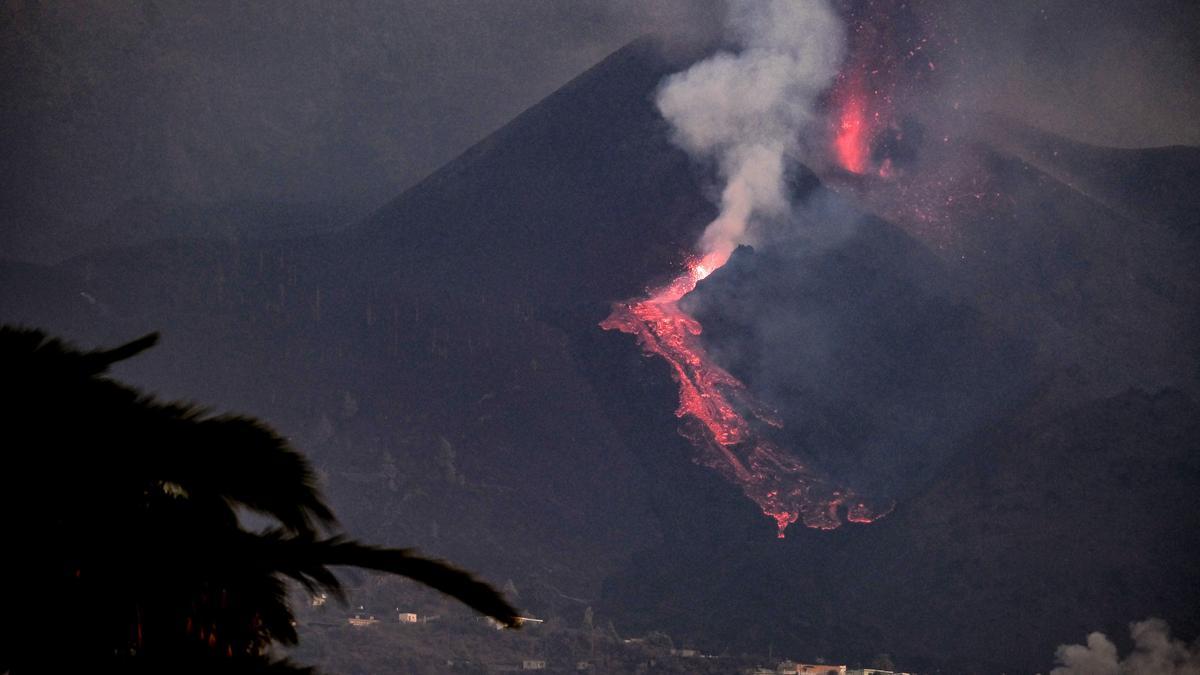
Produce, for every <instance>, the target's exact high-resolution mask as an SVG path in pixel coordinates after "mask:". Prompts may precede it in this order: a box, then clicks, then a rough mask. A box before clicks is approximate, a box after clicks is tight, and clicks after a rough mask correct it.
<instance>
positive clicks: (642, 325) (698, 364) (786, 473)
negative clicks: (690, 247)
mask: <svg viewBox="0 0 1200 675" xmlns="http://www.w3.org/2000/svg"><path fill="white" fill-rule="evenodd" d="M727 259H728V255H727V254H725V255H722V254H720V253H711V254H709V255H707V256H705V257H704V258H697V259H693V260H691V261H689V263H688V265H687V269H686V271H684V272H683V273H682V274H680V275H679V276H678V277H676V278H675V279H674V280H672V281H671V282H670V283H669V284H667V285H666V286H663V287H662V288H659V289H657V290H654V291H652V292H651V293H649V294H648V297H645V298H642V299H633V300H626V301H624V302H618V303H615V304H614V305H613V310H612V313H611V314H610V315H609V316H608V318H607V319H605V320H604V321H603V322H601V324H600V327H601V328H603V329H605V330H619V331H621V332H623V333H629V334H631V335H633V336H635V337H636V338H637V341H638V344H639V345H640V346H641V348H642V350H643V351H644V352H645V353H646V354H647V355H654V356H658V357H660V358H662V359H664V360H665V361H666V362H667V363H669V364H670V365H671V368H672V376H673V377H674V379H675V381H676V382H677V383H678V384H679V407H678V408H677V409H676V410H675V416H676V417H679V418H680V419H681V420H683V422H682V424H681V425H680V428H679V433H680V434H682V435H683V436H684V437H685V438H687V439H688V440H690V441H691V442H692V444H693V445H694V446H695V447H696V449H697V450H698V452H699V456H698V457H697V458H696V461H697V462H698V463H699V464H701V465H704V466H707V467H709V468H712V469H714V470H716V471H717V472H719V473H720V474H721V475H723V476H724V477H725V478H726V479H728V480H730V481H732V482H733V483H735V484H737V485H738V486H740V487H741V488H742V491H743V492H744V493H745V494H746V496H747V497H749V498H750V499H751V500H753V501H754V502H755V503H756V504H758V506H759V508H761V509H762V511H763V513H764V514H766V515H767V516H769V517H770V518H772V519H774V520H775V522H776V524H777V525H778V527H779V537H780V538H783V536H784V531H785V530H786V529H787V526H788V525H791V524H792V523H794V522H796V521H797V520H800V521H801V522H802V523H803V524H804V525H806V526H808V527H811V528H817V529H822V530H832V529H835V528H837V527H839V526H840V525H841V524H842V519H841V514H840V511H841V510H843V509H844V510H845V517H846V519H847V520H849V521H851V522H856V523H869V522H871V521H873V520H876V519H878V518H880V517H882V516H884V515H887V513H888V512H889V511H891V508H892V507H891V505H888V506H887V507H886V508H883V509H876V508H873V507H871V506H868V504H867V503H866V502H865V501H864V500H862V499H860V498H859V497H858V496H857V495H856V494H854V493H853V492H852V491H850V490H847V489H844V488H839V487H836V486H835V485H833V484H832V483H831V482H830V481H829V480H828V479H826V478H825V477H823V476H822V475H821V474H820V473H819V472H817V471H815V470H813V469H812V468H811V467H809V466H807V465H806V464H804V463H803V462H801V461H800V460H799V459H798V458H796V457H795V456H793V455H792V454H791V453H789V452H788V451H787V450H785V449H783V448H782V447H780V446H779V445H777V444H775V443H774V442H772V441H771V440H770V439H769V438H767V436H766V434H767V431H768V430H769V429H770V428H781V427H782V426H783V424H782V422H780V420H779V419H778V418H777V417H776V416H775V415H774V413H773V412H772V411H771V410H770V409H769V408H768V407H767V406H765V405H763V404H762V403H761V402H760V401H758V400H756V399H755V398H754V396H753V395H752V394H750V392H749V391H748V390H747V389H746V386H745V385H744V384H743V383H742V382H741V381H740V380H738V379H737V378H736V377H734V376H733V375H732V374H730V373H729V372H728V371H726V370H725V369H723V368H721V367H720V366H718V365H717V364H716V363H714V362H713V360H712V358H711V357H710V356H709V355H708V353H707V352H706V351H705V350H704V347H703V345H702V344H701V343H700V332H701V326H700V322H698V321H696V319H694V318H693V317H691V316H690V315H688V314H687V313H686V312H684V311H683V310H682V309H681V308H680V307H679V301H680V299H682V298H683V296H685V295H687V294H688V293H690V292H691V291H692V290H693V289H695V288H696V284H697V283H698V282H699V281H700V280H702V279H704V278H705V277H707V276H708V275H709V274H711V273H712V272H713V271H714V270H716V269H717V268H719V267H721V266H722V265H724V264H725V262H726V260H727Z"/></svg>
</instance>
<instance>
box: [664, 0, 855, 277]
mask: <svg viewBox="0 0 1200 675" xmlns="http://www.w3.org/2000/svg"><path fill="white" fill-rule="evenodd" d="M728 25H729V29H730V32H731V34H732V35H731V37H732V38H733V39H734V41H735V42H736V44H737V45H738V47H739V48H740V50H739V51H738V52H737V53H730V52H720V53H718V54H716V55H714V56H712V57H710V58H708V59H706V60H704V61H701V62H699V63H697V64H696V65H694V66H692V67H691V68H689V69H688V70H686V71H684V72H681V73H676V74H674V75H672V76H670V77H669V78H667V80H666V81H665V82H664V84H663V86H662V88H661V89H660V90H659V93H658V101H657V103H658V109H659V111H660V112H661V113H662V116H663V117H664V118H665V119H666V120H667V121H668V122H670V123H671V125H672V127H673V129H674V141H675V143H676V144H677V145H679V146H680V147H682V148H683V149H684V150H686V151H687V152H688V153H689V154H691V155H692V156H693V157H697V158H705V159H710V158H711V159H715V160H716V162H717V166H718V168H719V169H720V172H721V176H722V177H723V178H724V180H725V186H724V190H723V192H722V194H721V203H720V207H721V213H720V215H719V216H718V217H717V219H716V220H714V221H713V222H712V223H711V224H709V226H708V227H707V228H706V229H705V231H704V236H703V238H702V239H701V242H700V247H701V252H702V253H703V254H704V255H706V256H707V257H708V258H709V260H710V261H711V262H713V263H715V265H716V266H719V265H721V264H724V262H725V260H726V259H727V258H728V257H729V254H730V253H732V251H733V249H735V248H736V247H737V245H738V244H743V243H753V241H752V232H750V231H748V227H749V226H750V224H751V223H752V221H753V218H754V217H755V216H766V217H770V216H779V215H783V214H785V213H786V212H787V210H788V195H787V189H786V185H785V178H784V171H785V169H786V168H787V165H788V163H789V162H790V161H794V159H795V158H796V156H797V155H798V153H799V152H800V150H801V148H802V145H801V140H800V139H801V138H802V136H801V134H802V132H803V131H804V130H805V128H806V127H807V126H808V125H809V124H810V123H811V122H813V121H814V119H815V118H816V114H815V110H814V107H815V102H816V99H817V97H818V96H819V95H820V94H821V92H822V91H824V90H825V89H826V88H828V87H829V85H830V84H831V83H832V81H833V78H834V77H835V76H836V75H837V70H838V66H839V65H840V63H841V60H842V55H843V52H844V49H845V47H844V43H845V34H844V28H843V26H842V23H841V21H840V20H839V19H838V17H837V14H836V13H835V12H834V10H833V8H832V7H830V5H829V3H828V1H827V0H732V1H731V3H730V12H729V18H728Z"/></svg>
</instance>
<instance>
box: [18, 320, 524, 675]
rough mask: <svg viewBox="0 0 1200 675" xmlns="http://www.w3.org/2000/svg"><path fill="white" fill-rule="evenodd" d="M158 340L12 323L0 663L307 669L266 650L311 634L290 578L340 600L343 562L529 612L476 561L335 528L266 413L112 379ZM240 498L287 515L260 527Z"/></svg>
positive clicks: (302, 463) (482, 603) (299, 459)
mask: <svg viewBox="0 0 1200 675" xmlns="http://www.w3.org/2000/svg"><path fill="white" fill-rule="evenodd" d="M157 341H158V336H157V335H156V334H151V335H147V336H145V337H142V338H139V339H138V340H134V341H133V342H130V343H128V344H125V345H122V346H120V347H117V348H115V349H108V350H96V351H80V350H77V349H75V348H73V347H71V346H70V345H68V344H66V343H64V342H63V341H61V340H58V339H54V338H51V337H49V336H47V335H46V334H45V333H43V332H41V331H37V330H29V329H17V328H9V327H3V328H0V374H2V375H3V382H2V385H0V389H2V392H3V393H2V394H0V424H2V425H3V427H2V428H3V438H4V447H3V470H2V471H0V508H3V509H4V511H5V515H6V517H7V522H8V523H9V525H8V527H6V530H5V533H4V536H5V539H6V540H7V541H6V545H5V547H4V552H3V554H2V555H0V561H2V562H0V566H2V567H0V570H2V571H3V572H4V573H5V574H4V577H5V579H6V580H7V581H8V583H9V588H10V591H9V592H8V593H7V596H8V597H7V599H6V601H4V602H0V622H2V624H0V630H2V631H3V633H2V639H0V672H5V671H9V672H12V673H14V674H17V675H19V674H20V673H26V672H53V671H59V670H62V668H63V667H66V666H68V665H69V666H72V667H75V668H80V667H89V668H95V667H103V668H106V669H109V670H112V669H114V668H115V669H118V670H122V669H123V670H131V671H132V670H138V671H162V670H173V671H175V672H198V671H203V670H221V671H222V672H227V671H229V670H230V668H231V667H232V668H234V669H236V670H239V671H244V672H308V671H307V669H304V668H301V667H300V666H296V665H294V664H291V663H288V662H286V661H279V660H272V657H271V656H270V654H269V649H270V647H271V646H272V645H273V644H276V643H278V644H283V645H289V644H294V643H295V642H296V640H297V635H296V629H295V626H294V622H293V614H292V611H291V609H290V607H289V605H288V601H287V592H288V585H287V580H289V579H290V580H293V581H294V582H296V583H299V584H300V585H301V586H303V587H304V588H306V589H308V590H310V591H312V592H318V591H324V592H328V593H330V594H332V595H334V596H335V597H342V595H343V589H342V586H341V583H340V582H339V581H338V579H337V577H336V576H335V575H334V574H333V572H332V571H331V569H330V568H331V567H335V566H351V567H360V568H365V569H370V570H375V571H378V572H384V573H389V574H398V575H403V576H407V577H409V578H411V579H413V580H415V581H417V582H420V583H422V584H425V585H427V586H430V587H432V588H434V589H437V590H438V591H441V592H442V593H445V594H447V595H449V596H451V597H453V598H455V599H457V600H459V601H461V602H463V603H464V604H466V605H468V606H469V607H471V608H473V609H475V610H477V611H479V612H482V613H484V614H486V615H488V616H491V617H493V618H495V619H497V620H498V621H501V622H503V623H505V624H507V625H509V626H514V627H515V626H517V625H518V622H519V619H518V617H517V612H516V610H515V609H514V608H513V607H512V606H511V605H510V604H509V603H508V602H507V601H506V600H505V599H504V598H503V596H502V595H501V594H500V593H498V592H497V591H496V590H494V589H493V588H492V587H490V586H488V585H487V584H486V583H484V582H481V581H479V580H477V579H476V578H474V577H473V576H472V575H471V574H469V573H467V572H465V571H463V570H460V569H457V568H455V567H453V566H451V565H449V564H447V563H445V562H442V561H438V560H431V559H427V558H423V557H421V556H419V555H418V554H416V553H415V552H413V551H411V550H407V549H389V548H381V547H375V546H370V545H367V544H363V543H360V542H357V541H353V540H350V539H347V538H345V537H342V536H339V535H337V534H336V533H335V532H334V529H335V527H336V524H337V521H336V519H335V517H334V514H333V512H332V511H331V510H330V508H329V506H328V505H327V504H326V503H325V501H324V498H323V497H322V496H321V493H320V491H319V490H318V488H317V484H316V477H315V475H314V473H313V471H312V468H311V467H310V465H309V463H308V461H307V460H306V459H305V458H304V456H303V455H301V454H300V453H299V452H297V451H296V450H295V449H293V448H292V447H291V446H290V445H289V443H288V442H287V440H286V439H284V438H282V437H281V436H280V435H279V434H277V433H276V432H274V431H273V430H272V429H271V428H270V427H268V426H266V425H265V424H263V423H262V422H259V421H257V420H254V419H252V418H249V417H244V416H236V415H214V414H212V413H210V412H209V411H207V410H205V409H202V408H197V407H194V406H190V405H185V404H180V403H164V402H160V401H157V400H155V399H154V398H153V397H151V396H147V395H145V394H143V393H141V392H139V391H138V390H136V389H134V388H132V387H130V386H127V385H125V384H122V383H120V382H118V381H116V380H114V379H111V378H109V377H107V372H108V369H109V368H110V367H111V366H112V364H114V363H116V362H118V361H121V360H124V359H127V358H130V357H132V356H135V355H136V354H138V353H141V352H142V351H144V350H146V349H149V348H150V347H152V346H154V345H155V343H156V342H157ZM238 508H245V509H249V510H251V511H255V512H257V513H260V514H262V515H264V516H267V517H269V518H271V519H274V520H275V521H276V522H277V527H275V528H273V529H270V530H267V531H264V532H251V531H247V530H246V529H243V528H242V527H241V525H240V524H239V522H238V516H237V509H238Z"/></svg>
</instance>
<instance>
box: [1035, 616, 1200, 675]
mask: <svg viewBox="0 0 1200 675" xmlns="http://www.w3.org/2000/svg"><path fill="white" fill-rule="evenodd" d="M1130 633H1131V634H1132V635H1133V643H1134V648H1133V652H1132V653H1131V654H1129V656H1127V657H1125V658H1124V659H1120V658H1119V655H1118V654H1117V646H1116V645H1114V644H1113V643H1112V641H1110V640H1109V639H1108V638H1107V637H1106V636H1105V635H1104V634H1103V633H1092V634H1091V635H1088V638H1087V644H1086V645H1062V646H1061V647H1059V648H1058V651H1057V653H1056V655H1057V657H1058V662H1059V663H1060V664H1062V665H1061V666H1059V667H1058V668H1055V669H1054V670H1052V671H1050V675H1200V641H1198V642H1196V643H1193V644H1192V645H1191V646H1188V645H1187V644H1185V643H1184V642H1183V641H1182V640H1173V639H1171V629H1170V627H1168V626H1167V622H1165V621H1163V620H1162V619H1147V620H1145V621H1138V622H1136V623H1133V624H1131V625H1130Z"/></svg>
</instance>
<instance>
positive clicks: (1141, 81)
mask: <svg viewBox="0 0 1200 675" xmlns="http://www.w3.org/2000/svg"><path fill="white" fill-rule="evenodd" d="M1194 4H1195V3H1192V2H1188V1H1186V0H1138V1H1136V2H1135V1H1133V0H1128V1H1125V2H1101V1H1099V0H1095V1H1085V0H1019V1H1016V0H1014V1H1012V2H1001V3H996V2H992V1H990V0H988V1H985V0H944V1H934V0H919V2H918V7H919V8H920V9H921V11H922V12H925V13H927V14H936V15H938V16H939V17H941V18H940V20H939V21H940V25H941V26H942V29H943V30H946V31H948V32H950V33H952V34H953V37H954V38H955V39H956V40H957V43H956V44H955V50H957V51H955V52H954V53H952V54H951V55H949V57H948V58H951V59H953V60H954V63H952V64H951V65H953V66H956V67H958V68H960V69H961V71H962V72H963V73H966V74H967V75H968V76H967V77H965V78H961V79H960V80H959V85H960V90H959V91H956V92H955V93H954V95H955V96H958V97H961V98H963V99H964V100H968V101H970V102H973V103H977V104H981V105H986V106H989V107H992V108H996V109H999V110H1002V111H1004V112H1007V113H1009V114H1014V115H1018V116H1022V117H1024V118H1026V119H1030V120H1033V121H1035V122H1037V123H1038V124H1041V125H1043V126H1046V127H1048V128H1051V129H1053V130H1057V131H1060V132H1066V133H1070V134H1072V135H1075V136H1077V137H1081V138H1085V139H1088V140H1094V141H1098V142H1104V143H1111V144H1120V145H1153V144H1164V143H1189V144H1200V94H1198V91H1197V87H1196V85H1195V84H1194V82H1193V80H1194V79H1195V75H1196V73H1197V72H1200V57H1198V52H1197V37H1196V33H1197V30H1196V29H1197V27H1198V26H1197V23H1198V22H1197V10H1196V9H1195V7H1193V6H1192V5H1194ZM719 7H720V5H719V3H718V2H717V1H716V0H704V1H701V0H659V1H651V0H489V1H488V2H481V1H478V0H387V1H384V0H369V1H368V0H359V1H357V2H355V1H348V2H339V3H327V2H318V1H315V0H313V1H307V2H303V1H297V2H287V3H282V2H279V3H275V2H270V3H250V2H233V1H215V0H214V1H211V2H202V3H174V2H161V1H159V0H91V1H81V2H72V3H60V2H34V1H31V0H4V1H3V4H2V5H0V66H2V67H0V129H2V130H3V131H2V134H3V136H2V139H0V142H2V143H3V145H2V146H0V185H2V187H0V227H3V233H2V234H0V255H9V256H12V255H17V256H20V255H26V254H28V255H35V254H40V255H43V256H45V255H46V251H48V250H49V251H51V252H53V251H54V250H56V248H55V247H57V246H60V245H61V246H63V248H62V250H63V251H68V252H69V250H70V242H71V241H72V240H73V239H74V238H75V237H74V234H75V233H76V232H77V231H78V230H79V229H80V228H83V229H89V228H90V229H95V228H96V227H97V226H98V224H99V223H102V222H104V221H105V220H106V219H108V218H109V217H110V214H112V213H113V211H114V209H117V208H118V207H120V206H121V205H122V204H126V203H128V202H129V201H130V200H134V199H143V200H154V201H157V202H163V203H170V204H189V205H190V204H202V205H203V204H220V203H226V202H231V201H250V202H270V201H287V202H334V201H336V202H342V203H345V204H347V205H348V208H349V212H357V211H365V210H369V209H370V208H372V207H373V206H374V205H376V204H379V203H381V202H382V201H384V200H386V199H388V198H389V197H391V196H394V195H395V194H398V193H399V192H400V191H401V190H402V189H403V188H405V187H406V186H408V185H410V184H411V183H413V182H414V181H415V180H418V179H419V178H420V177H422V176H424V175H426V174H428V173H429V172H430V171H432V170H433V169H435V168H437V167H438V166H439V165H441V164H442V163H444V162H445V161H447V160H449V159H451V158H453V157H454V156H455V155H457V154H458V153H459V152H461V151H462V150H463V149H464V148H466V147H467V146H469V145H470V144H471V143H473V142H474V141H476V140H478V139H480V138H482V137H483V136H485V135H486V134H487V133H488V132H490V131H491V130H493V129H495V128H496V127H498V126H500V125H501V124H503V123H504V122H506V121H507V120H509V119H510V118H512V117H513V116H514V115H516V114H517V113H519V112H520V111H521V110H523V109H525V108H526V107H528V106H529V105H531V104H533V103H535V102H536V101H537V100H539V99H540V98H541V97H543V96H544V95H546V94H548V93H550V92H551V91H553V90H554V89H555V88H557V87H558V86H560V85H561V84H563V83H564V82H566V81H567V80H569V79H570V78H571V77H573V76H574V75H576V74H578V73H579V72H581V71H582V70H584V69H586V68H587V67H588V66H589V65H591V64H592V63H594V62H596V61H597V60H599V59H601V58H602V57H603V56H604V55H605V54H607V53H609V52H611V51H612V50H614V49H616V48H618V47H619V46H621V45H622V44H624V43H625V42H627V41H628V40H630V39H633V38H634V37H636V36H638V35H640V34H643V33H647V32H658V33H668V34H671V35H674V36H676V37H678V36H679V35H697V34H699V35H703V34H706V33H707V32H709V31H712V30H714V27H715V26H716V24H717V23H718V17H719V16H720V14H721V11H720V9H719ZM114 238H115V239H116V240H119V239H120V237H119V236H118V235H116V234H114Z"/></svg>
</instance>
